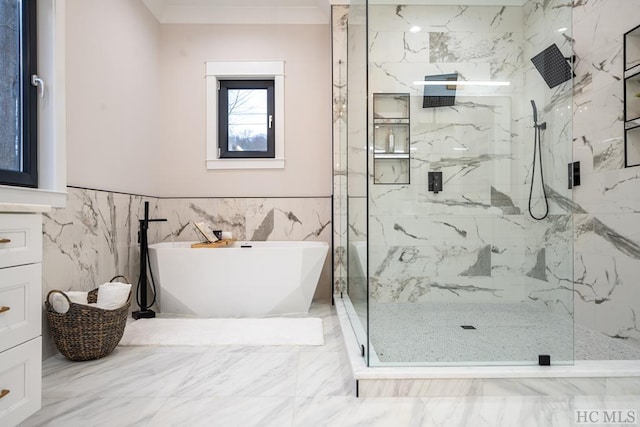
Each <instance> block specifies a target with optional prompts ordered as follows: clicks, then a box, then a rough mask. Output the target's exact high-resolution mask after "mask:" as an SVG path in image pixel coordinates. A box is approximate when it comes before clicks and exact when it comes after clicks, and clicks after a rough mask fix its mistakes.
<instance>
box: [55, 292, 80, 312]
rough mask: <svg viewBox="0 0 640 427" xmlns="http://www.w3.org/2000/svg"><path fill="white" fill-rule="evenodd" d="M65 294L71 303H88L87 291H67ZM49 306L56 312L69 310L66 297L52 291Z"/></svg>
mask: <svg viewBox="0 0 640 427" xmlns="http://www.w3.org/2000/svg"><path fill="white" fill-rule="evenodd" d="M65 295H67V297H68V298H69V300H70V301H71V302H72V303H76V304H88V302H87V301H88V292H82V291H67V292H65ZM50 303H51V306H52V307H53V309H54V310H55V311H56V312H57V313H61V314H64V313H66V312H67V311H69V303H68V302H67V298H65V297H64V296H63V295H62V294H59V293H57V292H56V293H54V294H52V295H51V301H50Z"/></svg>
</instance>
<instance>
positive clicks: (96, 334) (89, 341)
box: [44, 276, 131, 361]
mask: <svg viewBox="0 0 640 427" xmlns="http://www.w3.org/2000/svg"><path fill="white" fill-rule="evenodd" d="M117 278H124V279H125V280H126V282H127V283H129V279H127V278H126V277H125V276H115V277H114V278H112V279H111V280H110V282H113V281H114V280H115V279H117ZM56 292H57V293H60V294H62V295H63V296H64V297H65V298H66V299H67V302H69V310H68V311H67V312H66V313H58V312H57V311H55V310H54V309H53V306H52V305H51V303H50V302H49V299H50V297H51V295H52V294H53V293H56ZM97 298H98V289H94V290H92V291H91V292H89V295H88V302H96V300H97ZM44 305H45V308H46V311H47V318H48V320H49V328H50V330H51V334H52V336H53V341H54V342H55V344H56V347H58V350H59V351H60V353H62V355H63V356H65V357H66V358H67V359H70V360H75V361H80V360H93V359H99V358H101V357H104V356H106V355H108V354H109V353H111V352H112V351H113V349H114V348H116V346H117V345H118V343H119V342H120V339H121V338H122V334H123V333H124V327H125V325H126V323H127V316H128V314H129V306H130V305H131V292H129V298H127V302H126V303H125V304H124V305H123V306H122V307H119V308H116V309H115V310H105V309H102V308H98V307H92V306H88V305H84V304H76V303H72V302H71V301H70V300H69V298H68V297H67V296H66V295H65V294H64V292H61V291H58V290H53V291H51V292H49V293H48V294H47V300H46V301H45V302H44Z"/></svg>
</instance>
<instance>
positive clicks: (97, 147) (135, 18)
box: [66, 0, 162, 195]
mask: <svg viewBox="0 0 640 427" xmlns="http://www.w3.org/2000/svg"><path fill="white" fill-rule="evenodd" d="M66 28H67V60H66V67H67V138H68V139H67V161H68V162H67V177H68V184H69V185H72V186H81V187H89V188H97V189H101V190H112V191H121V192H128V193H139V194H153V195H155V193H156V189H157V188H158V186H157V180H156V178H157V177H158V176H159V173H160V172H159V171H160V167H161V165H160V164H159V160H160V159H161V156H160V154H161V153H160V152H159V150H158V147H159V141H160V135H161V134H162V130H161V126H160V125H161V123H162V122H161V120H160V99H161V96H160V89H161V87H160V84H159V76H160V61H159V53H160V25H159V24H158V23H157V21H156V20H155V18H154V17H153V15H151V13H150V12H149V10H148V9H147V8H146V7H145V6H144V5H143V4H142V3H141V2H138V1H131V0H109V1H102V0H68V1H67V21H66Z"/></svg>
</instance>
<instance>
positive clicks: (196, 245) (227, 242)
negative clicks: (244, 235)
mask: <svg viewBox="0 0 640 427" xmlns="http://www.w3.org/2000/svg"><path fill="white" fill-rule="evenodd" d="M235 241H236V239H222V240H218V241H217V242H200V243H193V244H192V245H191V247H192V248H224V247H225V246H231V245H233V242H235Z"/></svg>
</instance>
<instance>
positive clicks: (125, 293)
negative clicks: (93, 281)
mask: <svg viewBox="0 0 640 427" xmlns="http://www.w3.org/2000/svg"><path fill="white" fill-rule="evenodd" d="M130 291H131V285H130V284H129V283H120V282H107V283H103V284H102V285H100V287H99V288H98V300H97V301H96V304H97V305H98V307H100V308H104V309H105V310H115V309H116V308H120V307H122V306H123V305H124V304H125V303H126V302H127V298H129V292H130Z"/></svg>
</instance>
